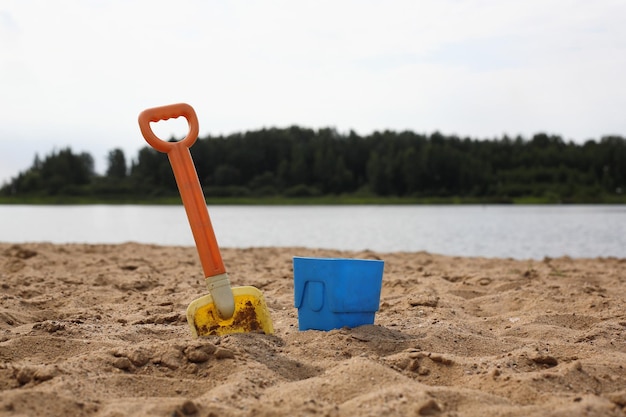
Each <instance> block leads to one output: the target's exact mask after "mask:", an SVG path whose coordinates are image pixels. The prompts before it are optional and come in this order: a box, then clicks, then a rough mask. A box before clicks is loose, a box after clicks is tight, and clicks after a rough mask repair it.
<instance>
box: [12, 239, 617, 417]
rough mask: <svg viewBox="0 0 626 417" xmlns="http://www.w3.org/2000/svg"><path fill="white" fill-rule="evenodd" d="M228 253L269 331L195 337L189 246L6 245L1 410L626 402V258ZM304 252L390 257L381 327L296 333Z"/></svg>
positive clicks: (513, 412)
mask: <svg viewBox="0 0 626 417" xmlns="http://www.w3.org/2000/svg"><path fill="white" fill-rule="evenodd" d="M222 255H223V258H224V262H225V264H226V267H227V269H228V270H229V274H230V278H231V281H232V282H233V285H253V286H255V287H257V288H259V289H260V290H261V291H262V292H263V294H264V295H265V298H266V300H267V302H268V306H269V308H270V310H271V314H272V318H273V320H274V327H275V329H276V334H275V335H271V336H268V335H263V334H242V335H229V336H224V337H221V338H219V337H209V338H203V339H199V340H193V339H191V336H190V332H189V329H188V327H187V323H186V320H185V317H184V312H185V309H186V307H187V305H188V304H189V303H190V302H191V301H192V300H193V299H195V298H198V297H200V296H201V295H204V293H205V289H204V287H203V283H202V281H203V277H202V272H201V268H200V264H199V262H198V260H197V255H196V251H195V248H192V247H163V246H153V245H139V244H132V243H129V244H124V245H80V244H76V245H52V244H22V245H11V244H0V285H1V286H2V291H1V292H0V300H1V303H0V390H1V391H2V392H1V395H0V415H24V416H26V415H49V416H58V415H73V416H91V415H94V416H95V415H97V416H126V415H150V416H160V415H163V416H172V415H178V416H183V415H189V416H247V415H255V416H282V415H284V416H292V415H326V416H356V415H358V416H380V415H403V416H411V415H412V416H485V415H491V416H494V415H506V416H569V415H588V416H623V415H626V369H625V367H626V303H625V300H626V295H625V293H624V288H625V285H626V272H624V270H625V267H626V260H624V259H570V258H559V259H544V260H543V261H515V260H510V259H484V258H452V257H445V256H436V255H432V254H428V253H389V254H382V253H373V252H337V251H328V250H311V249H303V248H280V249H278V248H259V249H237V250H235V249H225V250H223V253H222ZM292 256H320V257H353V258H369V259H383V260H384V261H385V275H384V280H383V291H382V297H381V309H380V311H379V312H378V314H377V316H376V323H375V325H372V326H362V327H358V328H354V329H347V328H346V329H338V330H332V331H330V332H320V331H306V332H299V331H298V329H297V310H295V309H294V307H293V284H292V264H291V258H292Z"/></svg>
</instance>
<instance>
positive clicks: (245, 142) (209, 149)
mask: <svg viewBox="0 0 626 417" xmlns="http://www.w3.org/2000/svg"><path fill="white" fill-rule="evenodd" d="M175 140H176V138H171V139H170V141H175ZM191 154H192V158H193V159H194V161H195V165H196V170H197V173H198V178H199V180H200V183H201V185H202V187H203V192H204V195H205V197H206V200H207V202H208V204H248V205H301V204H309V205H310V204H626V193H625V191H626V139H624V138H623V137H620V136H605V137H603V138H601V139H600V140H599V141H596V140H593V139H590V140H588V141H586V142H585V143H583V144H577V143H574V142H572V141H569V142H566V141H564V140H563V139H562V138H561V137H560V136H557V135H548V134H545V133H539V134H536V135H534V136H533V137H532V138H530V139H525V138H522V137H520V136H518V137H515V138H510V137H508V136H506V135H505V136H503V137H501V138H496V139H481V140H478V139H471V138H460V137H457V136H444V135H442V134H441V133H438V132H435V133H433V134H430V135H424V134H416V133H413V132H410V131H403V132H393V131H384V132H374V133H372V134H370V135H368V136H359V135H357V134H356V133H355V132H353V131H350V132H349V133H348V134H341V133H338V132H337V131H336V130H335V129H332V128H324V129H319V130H313V129H307V128H301V127H298V126H291V127H289V128H283V129H278V128H271V129H261V130H257V131H249V132H245V133H237V134H231V135H228V136H207V137H204V138H199V139H198V141H197V142H196V143H195V145H194V146H193V147H192V148H191ZM107 163H108V166H107V168H106V172H105V173H104V174H98V173H96V172H95V169H94V159H93V157H92V155H90V154H89V153H86V152H82V153H75V152H74V151H73V150H72V149H71V148H69V147H67V148H64V149H61V150H53V151H52V152H51V153H50V154H48V155H45V156H44V157H40V155H38V154H36V155H35V156H34V161H33V164H32V166H31V167H30V168H28V169H27V170H25V171H23V172H20V173H18V175H17V176H15V177H14V178H12V179H11V180H10V181H8V182H6V183H4V184H2V185H0V204H180V198H179V194H178V189H177V187H176V182H175V180H174V176H173V174H172V170H171V167H170V164H169V161H168V158H167V155H165V154H162V153H159V152H157V151H156V150H154V149H152V148H150V147H149V146H144V147H143V148H141V149H140V150H139V152H138V154H137V156H136V157H134V158H130V159H127V157H126V155H125V154H124V152H123V151H122V150H121V149H112V150H111V151H110V152H109V153H108V155H107Z"/></svg>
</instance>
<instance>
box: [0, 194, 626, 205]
mask: <svg viewBox="0 0 626 417" xmlns="http://www.w3.org/2000/svg"><path fill="white" fill-rule="evenodd" d="M206 202H207V204H208V205H249V206H255V205H256V206H281V205H282V206H299V205H561V204H571V205H610V204H615V205H619V204H626V196H601V197H598V198H595V199H592V200H569V201H560V200H555V199H552V198H549V197H532V196H531V197H519V198H511V199H502V198H468V197H424V198H417V197H412V198H411V197H359V196H322V197H299V198H295V197H292V198H289V197H282V196H274V197H217V198H215V197H214V198H207V199H206ZM0 205H146V206H149V205H182V201H181V199H180V197H177V196H172V197H155V198H145V199H140V198H128V197H107V198H96V197H76V196H32V197H18V198H16V197H0Z"/></svg>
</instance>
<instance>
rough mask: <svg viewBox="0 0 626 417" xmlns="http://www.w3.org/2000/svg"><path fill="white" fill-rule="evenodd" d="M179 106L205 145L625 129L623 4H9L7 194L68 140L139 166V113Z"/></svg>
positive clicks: (2, 108)
mask: <svg viewBox="0 0 626 417" xmlns="http://www.w3.org/2000/svg"><path fill="white" fill-rule="evenodd" d="M176 102H187V103H189V104H191V105H192V106H193V107H194V108H195V110H196V112H197V114H198V117H199V121H200V136H206V135H207V134H212V135H218V134H229V133H234V132H242V131H246V130H253V129H259V128H262V127H286V126H289V125H293V124H296V125H300V126H304V127H310V128H314V129H318V128H321V127H335V128H337V129H338V130H339V131H340V132H348V131H349V130H350V129H352V130H355V131H356V132H357V133H359V134H362V135H366V134H369V133H372V132H373V131H375V130H383V129H391V130H395V131H401V130H405V129H408V130H412V131H414V132H417V133H432V132H433V131H435V130H438V131H440V132H442V133H444V134H457V135H460V136H462V137H466V136H469V137H472V138H494V137H501V136H502V135H504V134H508V135H510V136H515V135H518V134H521V135H522V136H524V137H530V136H532V135H533V134H534V133H537V132H546V133H554V134H559V135H561V136H563V137H564V139H566V140H574V141H576V142H583V141H584V140H586V139H590V138H593V139H600V138H601V137H602V136H604V135H608V134H619V135H622V136H626V0H594V1H591V0H580V1H574V0H571V1H570V0H519V1H518V0H510V1H509V0H467V1H466V0H406V1H396V0H380V1H374V0H354V1H352V0H330V1H297V0H285V1H276V0H263V1H254V0H253V1H227V0H221V1H211V0H177V1H159V0H145V1H139V0H137V1H134V0H55V1H50V0H39V1H37V0H2V2H1V3H0V184H1V183H2V182H4V181H7V180H8V179H10V178H11V177H13V176H15V175H17V173H18V172H20V171H23V170H25V169H26V168H28V167H30V166H31V164H32V161H33V158H34V155H35V153H38V154H39V155H40V156H45V155H47V154H49V153H50V152H51V151H52V150H53V149H60V148H64V147H66V146H70V147H71V148H72V149H73V150H74V151H75V152H82V151H86V152H89V153H91V154H92V156H93V157H94V158H95V160H96V168H97V170H98V171H99V172H103V171H104V169H105V168H106V164H105V159H106V155H107V153H108V151H110V150H111V149H113V148H117V147H119V148H122V149H123V150H124V151H125V152H126V156H127V158H129V159H130V158H131V157H132V158H134V157H136V154H137V151H138V149H139V148H140V147H142V146H144V145H145V142H144V140H143V138H142V136H141V134H140V132H139V128H138V125H137V116H138V114H139V113H140V112H141V111H142V110H144V109H146V108H149V107H155V106H160V105H165V104H171V103H176ZM155 131H156V132H157V133H158V134H160V135H161V136H162V137H164V138H169V137H170V136H171V135H172V134H176V135H184V134H185V133H186V123H185V122H184V121H179V122H169V123H167V124H166V123H164V122H162V123H160V124H159V125H157V126H156V127H155ZM197 163H199V162H197Z"/></svg>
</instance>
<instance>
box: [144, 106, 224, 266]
mask: <svg viewBox="0 0 626 417" xmlns="http://www.w3.org/2000/svg"><path fill="white" fill-rule="evenodd" d="M180 116H183V117H184V118H185V119H187V123H188V124H189V133H187V136H186V137H185V138H184V139H183V140H181V141H178V142H166V141H164V140H161V139H159V138H158V137H157V136H156V135H155V134H154V132H153V131H152V128H151V127H150V122H158V121H161V120H167V119H172V118H177V117H180ZM139 128H140V129H141V134H142V135H143V137H144V139H145V140H146V142H148V143H149V144H150V146H152V147H153V148H154V149H156V150H157V151H159V152H163V153H166V154H167V156H168V158H169V160H170V164H171V165H172V171H174V178H176V185H178V190H179V191H180V196H181V198H182V200H183V205H184V206H185V211H186V212H187V219H188V220H189V225H190V226H191V232H192V233H193V238H194V240H195V242H196V248H197V249H198V255H200V262H201V263H202V269H203V270H204V276H205V278H208V277H212V276H215V275H220V274H223V273H225V272H226V270H225V268H224V262H223V261H222V255H221V254H220V249H219V246H218V245H217V240H216V239H215V232H214V231H213V226H212V225H211V219H210V218H209V211H208V210H207V206H206V200H205V199H204V195H203V194H202V188H201V187H200V181H199V180H198V173H197V172H196V168H195V166H194V164H193V160H192V159H191V153H190V152H189V148H191V146H192V145H193V144H194V143H195V142H196V140H197V139H198V132H199V127H198V117H197V116H196V112H195V111H194V109H193V107H191V106H190V105H189V104H185V103H178V104H171V105H169V106H163V107H154V108H152V109H147V110H144V111H142V112H141V114H139Z"/></svg>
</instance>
